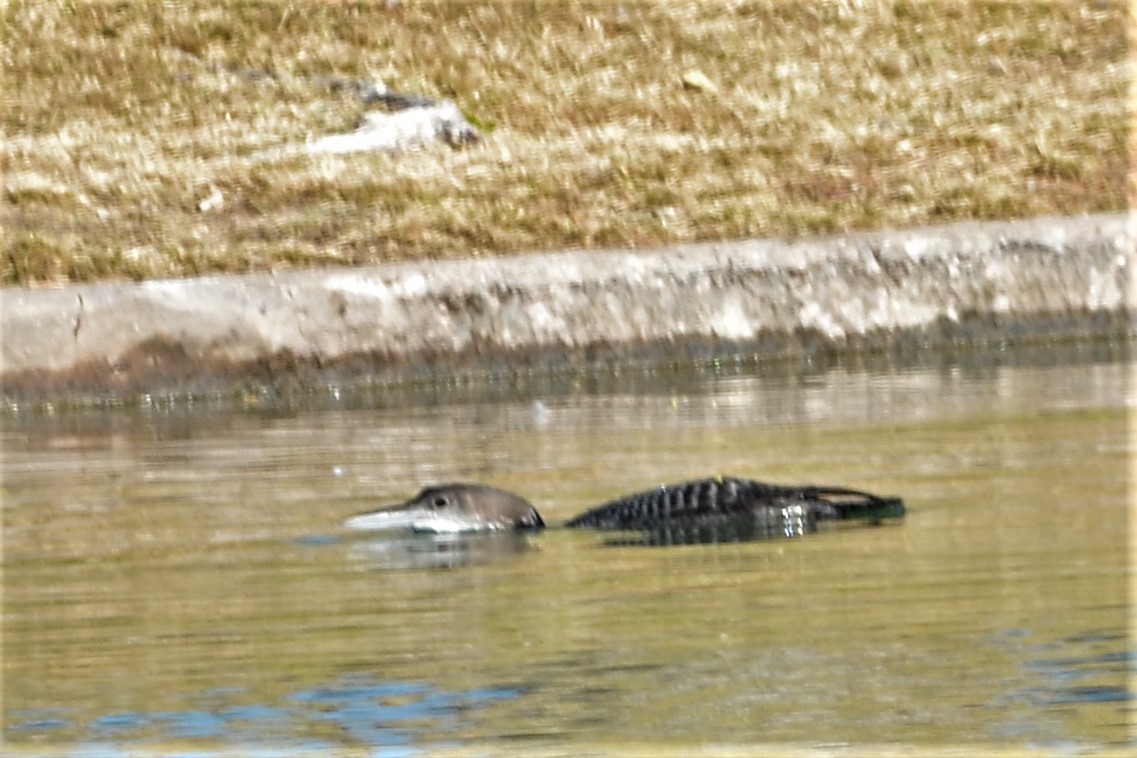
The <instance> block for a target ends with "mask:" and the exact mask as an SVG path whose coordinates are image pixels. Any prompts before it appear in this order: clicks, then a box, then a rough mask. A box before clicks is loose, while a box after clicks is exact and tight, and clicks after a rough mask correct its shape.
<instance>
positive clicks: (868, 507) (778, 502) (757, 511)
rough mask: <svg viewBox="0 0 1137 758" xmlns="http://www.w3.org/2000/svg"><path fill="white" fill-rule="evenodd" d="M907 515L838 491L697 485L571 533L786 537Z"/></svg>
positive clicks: (604, 513)
mask: <svg viewBox="0 0 1137 758" xmlns="http://www.w3.org/2000/svg"><path fill="white" fill-rule="evenodd" d="M904 513H905V507H904V501H902V500H901V499H900V498H895V497H887V498H882V497H877V496H876V495H871V494H869V493H867V492H861V491H860V490H851V489H845V488H841V487H814V486H801V487H786V486H779V485H773V484H764V483H762V482H755V481H752V480H749V479H735V478H716V479H698V480H695V481H690V482H683V483H681V484H671V485H664V486H662V487H660V488H658V489H653V490H646V491H644V492H640V493H637V494H634V495H629V496H627V497H622V498H619V499H617V500H612V501H610V502H608V503H605V504H604V505H600V506H598V507H596V508H593V509H591V510H588V511H585V512H584V513H582V514H580V515H579V516H576V517H575V518H573V519H571V520H570V521H569V522H568V523H566V524H565V526H567V527H570V528H592V529H621V530H658V529H660V528H663V527H668V528H674V527H676V526H682V525H706V524H714V523H723V522H730V521H735V522H737V521H738V520H745V521H750V522H753V524H754V525H755V526H756V528H758V531H761V532H764V533H767V534H774V533H784V534H786V535H787V536H793V535H794V534H801V533H803V532H807V531H812V530H813V529H814V528H815V526H816V523H817V522H818V521H829V520H844V519H861V520H865V521H870V522H879V521H881V520H882V519H885V518H899V517H901V516H903V515H904Z"/></svg>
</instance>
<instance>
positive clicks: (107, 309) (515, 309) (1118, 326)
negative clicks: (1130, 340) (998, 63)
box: [0, 214, 1137, 400]
mask: <svg viewBox="0 0 1137 758" xmlns="http://www.w3.org/2000/svg"><path fill="white" fill-rule="evenodd" d="M1135 264H1137V259H1135V250H1134V235H1133V229H1132V228H1131V225H1130V217H1129V216H1128V215H1126V214H1116V215H1101V216H1090V217H1079V218H1040V219H1031V220H1026V221H1018V222H1007V223H965V224H956V225H950V226H944V227H937V228H930V229H919V230H911V231H900V232H881V233H865V234H851V235H841V236H834V237H828V238H823V239H814V240H807V241H795V242H779V241H742V242H731V243H719V244H700V245H684V246H679V247H674V248H667V249H663V250H658V251H652V252H627V251H607V252H566V253H551V254H540V255H527V256H520V257H513V258H501V259H488V260H466V261H449V262H440V263H423V264H398V265H389V266H381V267H372V268H363V269H331V270H327V269H325V270H318V271H297V272H288V273H283V274H276V275H272V274H257V275H249V276H226V277H205V278H200V279H186V280H165V281H151V282H143V283H138V284H134V283H130V284H127V283H108V284H96V285H90V286H78V287H69V288H66V289H59V290H22V289H5V290H2V291H0V328H2V336H3V350H2V360H3V363H2V365H0V392H2V393H3V395H4V397H5V398H6V399H8V400H13V399H21V398H23V399H26V398H29V397H50V396H52V395H55V394H59V393H68V392H79V393H84V394H86V393H108V392H110V393H135V392H186V391H202V390H205V389H224V388H225V387H226V386H229V385H232V384H233V383H242V384H248V383H260V382H276V381H280V380H282V379H289V380H293V379H295V380H299V381H324V380H327V379H329V378H347V377H356V376H360V375H382V376H391V377H396V378H397V377H400V376H406V375H416V374H421V373H424V372H430V371H435V370H452V369H454V368H461V367H463V366H477V367H493V366H499V365H509V366H531V367H535V368H543V367H546V366H549V365H555V364H558V363H564V362H575V361H591V360H606V359H619V358H621V357H627V356H633V355H634V356H652V355H656V356H661V357H663V356H670V355H681V356H685V355H690V354H692V353H699V352H702V353H707V352H715V353H717V354H730V353H740V352H742V353H747V354H750V353H753V352H765V353H785V354H792V353H795V352H800V351H803V350H810V349H818V348H821V349H833V350H843V349H863V348H883V349H887V348H888V347H889V346H891V345H895V344H897V343H899V342H904V343H906V344H918V345H924V344H937V343H942V342H944V341H959V340H988V339H1000V340H1005V339H1012V340H1013V339H1020V338H1030V337H1059V338H1079V337H1086V336H1121V335H1129V334H1133V333H1134V331H1135V330H1134V322H1133V314H1134V306H1135V304H1137V280H1135V278H1134V276H1133V273H1134V266H1135Z"/></svg>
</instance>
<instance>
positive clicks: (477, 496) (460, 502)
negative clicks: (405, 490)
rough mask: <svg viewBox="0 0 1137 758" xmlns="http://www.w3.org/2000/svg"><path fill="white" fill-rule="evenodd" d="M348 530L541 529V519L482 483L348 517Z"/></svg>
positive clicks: (520, 501)
mask: <svg viewBox="0 0 1137 758" xmlns="http://www.w3.org/2000/svg"><path fill="white" fill-rule="evenodd" d="M344 526H346V527H347V528H348V529H410V530H412V531H416V532H436V533H438V532H481V531H492V530H502V529H541V528H542V527H544V526H545V521H544V519H542V518H541V514H540V513H538V512H537V509H536V508H534V507H533V506H532V505H531V504H530V503H529V502H528V501H527V500H525V499H524V498H521V497H518V496H517V495H514V494H513V493H511V492H506V491H504V490H499V489H495V488H494V487H487V486H485V485H484V484H443V485H439V486H435V487H427V488H426V489H424V490H423V491H422V492H420V493H418V494H417V495H415V496H414V497H413V498H411V499H410V500H408V501H406V502H405V503H399V504H398V505H392V506H388V507H386V508H380V509H378V510H375V511H369V512H367V513H361V514H359V515H358V516H352V517H351V518H349V519H348V520H347V521H345V522H344Z"/></svg>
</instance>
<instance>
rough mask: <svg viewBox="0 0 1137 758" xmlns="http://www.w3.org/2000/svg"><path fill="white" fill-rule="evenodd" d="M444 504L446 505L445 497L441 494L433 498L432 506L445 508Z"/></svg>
mask: <svg viewBox="0 0 1137 758" xmlns="http://www.w3.org/2000/svg"><path fill="white" fill-rule="evenodd" d="M446 505H447V500H446V498H444V497H442V496H441V495H439V496H438V497H436V498H434V507H435V508H445V507H446Z"/></svg>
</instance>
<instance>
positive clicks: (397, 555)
mask: <svg viewBox="0 0 1137 758" xmlns="http://www.w3.org/2000/svg"><path fill="white" fill-rule="evenodd" d="M533 549H534V545H533V540H532V538H531V537H530V535H528V534H526V533H523V532H488V533H457V534H399V533H394V534H388V533H379V534H376V535H369V536H366V537H363V538H360V539H356V540H354V541H353V542H352V544H351V546H350V548H349V549H348V555H349V556H350V559H351V560H352V561H353V562H354V563H355V564H356V565H357V566H359V567H360V568H364V569H373V570H381V571H389V570H392V569H434V568H458V567H459V566H476V565H481V564H486V563H493V562H496V561H502V560H508V559H510V558H512V557H513V556H515V555H518V554H519V553H524V552H526V551H528V550H533Z"/></svg>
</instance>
